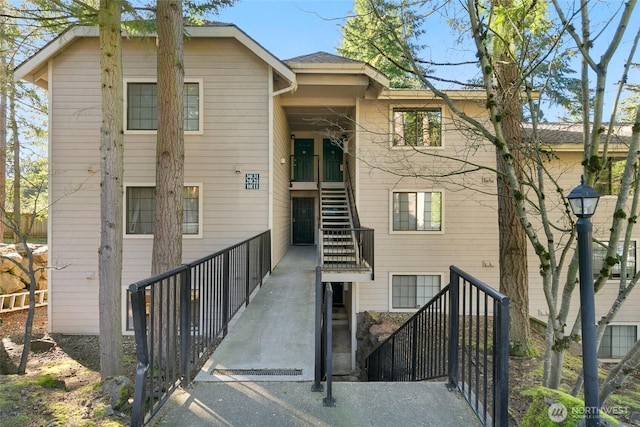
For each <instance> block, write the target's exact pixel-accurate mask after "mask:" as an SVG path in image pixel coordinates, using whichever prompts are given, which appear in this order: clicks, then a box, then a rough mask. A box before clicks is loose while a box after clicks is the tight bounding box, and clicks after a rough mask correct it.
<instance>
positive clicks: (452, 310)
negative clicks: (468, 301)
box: [448, 269, 460, 388]
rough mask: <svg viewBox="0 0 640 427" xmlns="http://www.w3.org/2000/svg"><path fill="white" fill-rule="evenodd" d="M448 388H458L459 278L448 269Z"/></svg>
mask: <svg viewBox="0 0 640 427" xmlns="http://www.w3.org/2000/svg"><path fill="white" fill-rule="evenodd" d="M449 294H450V298H449V346H448V347H449V387H450V388H457V387H458V349H459V348H458V346H459V337H458V335H459V322H460V315H459V309H460V302H459V300H460V276H458V274H457V273H456V272H454V271H453V269H449Z"/></svg>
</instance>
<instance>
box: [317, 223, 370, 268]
mask: <svg viewBox="0 0 640 427" xmlns="http://www.w3.org/2000/svg"><path fill="white" fill-rule="evenodd" d="M319 241H320V246H319V248H318V249H319V251H318V252H319V253H320V254H321V257H322V258H321V263H320V265H321V266H322V269H323V270H324V271H336V270H339V271H345V270H348V271H358V270H362V271H371V279H372V280H373V278H374V274H375V261H374V230H373V229H372V228H321V229H320V239H319Z"/></svg>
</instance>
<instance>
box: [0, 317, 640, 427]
mask: <svg viewBox="0 0 640 427" xmlns="http://www.w3.org/2000/svg"><path fill="white" fill-rule="evenodd" d="M46 310H47V308H46V307H41V308H38V309H36V317H35V320H34V324H33V338H34V339H43V340H46V341H53V342H54V343H55V345H53V347H52V348H50V349H47V350H42V351H32V353H31V355H30V357H29V362H28V365H27V374H26V375H21V376H19V375H15V374H14V373H15V372H16V369H17V366H18V364H19V361H20V356H21V353H22V342H23V335H24V324H25V319H26V311H21V312H15V313H5V314H2V315H0V321H1V322H2V323H0V336H1V338H2V345H0V427H18V426H19V427H23V426H28V427H36V426H37V427H40V426H46V427H62V426H74V427H76V426H78V427H90V426H91V427H93V426H96V427H118V426H128V425H129V423H130V419H129V407H125V408H119V409H116V410H115V411H112V410H111V407H110V405H109V398H108V397H107V396H106V395H105V394H104V393H102V392H101V389H100V386H101V381H100V374H99V371H100V356H99V351H98V348H99V347H98V337H97V336H84V335H82V336H75V335H60V334H53V335H51V336H49V335H48V334H47V332H46V330H47V317H46V316H47V311H46ZM536 339H537V340H538V342H536V346H538V347H540V348H542V345H543V343H542V341H541V340H542V339H541V337H539V336H538V337H537V338H536ZM124 350H125V376H127V377H128V378H129V379H131V380H132V381H133V378H134V372H135V366H136V360H135V343H134V341H133V338H132V337H125V340H124ZM565 362H566V365H567V369H566V375H565V376H566V380H565V385H564V387H563V388H565V389H566V388H567V387H569V385H568V384H570V383H571V381H572V380H571V378H572V377H575V375H576V370H577V369H579V366H580V359H579V358H576V357H574V356H572V355H570V354H567V356H566V361H565ZM541 366H542V358H541V357H540V356H539V357H531V358H511V360H510V362H509V380H510V381H509V383H510V384H509V390H510V393H509V408H510V409H509V411H510V414H511V415H512V422H511V423H510V425H518V423H519V420H521V419H522V416H523V415H524V414H525V412H526V411H527V409H528V408H529V405H530V402H531V400H530V398H528V397H524V396H522V395H521V392H522V391H524V390H526V389H529V388H531V387H534V386H535V385H539V384H540V377H541V373H542V370H541ZM576 366H577V367H578V368H576ZM606 369H607V367H606V366H603V367H602V371H601V375H603V374H605V373H606ZM607 405H609V406H618V407H624V408H628V409H629V411H630V412H631V411H640V371H639V370H637V369H636V371H635V373H634V374H633V375H632V376H631V377H630V379H629V380H627V382H626V383H625V384H624V386H623V387H622V388H621V389H620V390H619V391H618V392H617V393H616V394H615V395H614V396H613V397H612V398H611V399H610V400H609V401H608V403H607ZM618 418H619V419H620V418H622V421H624V422H625V423H627V425H631V426H634V425H638V424H632V423H630V422H629V419H628V417H618Z"/></svg>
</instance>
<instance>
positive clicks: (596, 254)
mask: <svg viewBox="0 0 640 427" xmlns="http://www.w3.org/2000/svg"><path fill="white" fill-rule="evenodd" d="M623 254H624V251H623V244H622V243H620V244H619V245H618V249H617V250H616V257H617V258H618V262H617V264H615V265H614V266H612V267H611V276H610V278H611V279H619V278H620V274H621V272H622V256H623ZM606 255H607V247H606V246H601V245H596V244H594V245H593V270H594V271H593V272H594V275H597V274H598V271H599V270H600V269H601V268H602V265H603V262H604V259H605V257H606ZM625 273H626V274H625V276H626V278H627V279H631V278H632V277H633V276H635V274H636V242H635V240H632V241H631V242H630V244H629V250H628V252H627V262H626V270H625Z"/></svg>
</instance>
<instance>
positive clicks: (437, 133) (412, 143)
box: [393, 108, 442, 147]
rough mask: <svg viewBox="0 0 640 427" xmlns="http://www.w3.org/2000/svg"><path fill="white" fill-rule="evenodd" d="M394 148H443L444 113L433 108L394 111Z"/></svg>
mask: <svg viewBox="0 0 640 427" xmlns="http://www.w3.org/2000/svg"><path fill="white" fill-rule="evenodd" d="M393 146H394V147H403V146H409V147H441V146H442V112H441V111H440V109H433V108H430V109H428V108H394V109H393Z"/></svg>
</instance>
